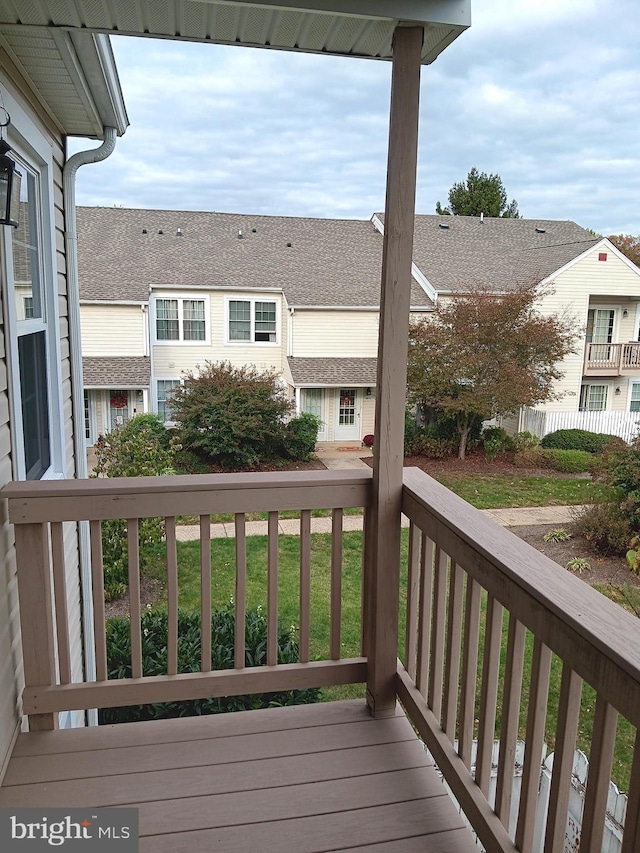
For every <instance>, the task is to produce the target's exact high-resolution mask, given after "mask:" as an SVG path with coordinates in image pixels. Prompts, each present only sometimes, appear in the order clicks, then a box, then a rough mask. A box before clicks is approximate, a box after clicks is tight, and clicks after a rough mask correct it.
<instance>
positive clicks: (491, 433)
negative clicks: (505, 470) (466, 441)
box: [480, 427, 513, 460]
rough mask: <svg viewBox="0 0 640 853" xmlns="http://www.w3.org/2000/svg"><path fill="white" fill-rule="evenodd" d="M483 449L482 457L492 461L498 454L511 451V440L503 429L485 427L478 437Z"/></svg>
mask: <svg viewBox="0 0 640 853" xmlns="http://www.w3.org/2000/svg"><path fill="white" fill-rule="evenodd" d="M480 439H481V440H482V444H483V447H484V455H485V456H486V458H487V459H489V460H493V459H495V458H496V456H497V455H498V454H499V453H504V452H505V451H507V450H512V449H513V439H512V438H511V436H510V435H508V433H507V431H506V429H504V428H503V427H487V428H486V429H484V430H483V431H482V434H481V436H480Z"/></svg>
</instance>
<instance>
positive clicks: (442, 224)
mask: <svg viewBox="0 0 640 853" xmlns="http://www.w3.org/2000/svg"><path fill="white" fill-rule="evenodd" d="M438 228H444V229H445V231H446V230H447V229H448V228H449V223H448V222H438Z"/></svg>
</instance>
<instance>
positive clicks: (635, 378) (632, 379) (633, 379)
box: [627, 376, 640, 413]
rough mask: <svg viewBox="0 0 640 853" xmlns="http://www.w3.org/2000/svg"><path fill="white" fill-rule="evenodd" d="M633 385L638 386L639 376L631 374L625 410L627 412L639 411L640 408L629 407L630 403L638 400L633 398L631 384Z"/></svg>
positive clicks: (639, 385) (639, 384)
mask: <svg viewBox="0 0 640 853" xmlns="http://www.w3.org/2000/svg"><path fill="white" fill-rule="evenodd" d="M634 385H637V386H638V388H640V376H632V377H630V378H629V398H628V400H627V411H628V412H634V413H636V412H638V413H640V409H632V408H631V403H633V402H639V401H635V400H634V399H633V386H634Z"/></svg>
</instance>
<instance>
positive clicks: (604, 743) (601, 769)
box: [580, 696, 638, 853]
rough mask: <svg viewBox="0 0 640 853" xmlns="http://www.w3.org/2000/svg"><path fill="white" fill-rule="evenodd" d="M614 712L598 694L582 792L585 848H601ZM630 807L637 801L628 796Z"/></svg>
mask: <svg viewBox="0 0 640 853" xmlns="http://www.w3.org/2000/svg"><path fill="white" fill-rule="evenodd" d="M617 725H618V713H617V711H616V710H615V708H613V707H612V706H611V705H610V704H609V703H608V702H606V701H605V700H604V699H603V698H602V697H601V696H598V698H597V699H596V713H595V717H594V720H593V734H592V736H591V750H590V752H589V775H588V776H587V790H586V793H585V796H584V810H583V815H582V830H581V838H580V848H581V849H583V850H585V851H588V853H590V851H592V850H598V851H599V850H600V849H601V848H602V836H603V832H604V820H605V815H606V811H607V796H608V794H609V779H610V778H611V767H612V765H613V751H614V748H615V745H616V731H617ZM629 805H631V807H632V808H636V809H637V807H638V803H637V802H635V803H633V801H632V800H629Z"/></svg>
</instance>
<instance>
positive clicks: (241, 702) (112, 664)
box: [99, 603, 320, 724]
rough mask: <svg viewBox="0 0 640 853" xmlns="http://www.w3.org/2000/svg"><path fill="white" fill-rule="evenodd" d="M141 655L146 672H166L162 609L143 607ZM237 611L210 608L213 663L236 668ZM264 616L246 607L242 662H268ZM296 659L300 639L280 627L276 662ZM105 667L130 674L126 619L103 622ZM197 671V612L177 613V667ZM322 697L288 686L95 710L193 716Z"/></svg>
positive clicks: (105, 715) (117, 718)
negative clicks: (205, 697) (277, 689)
mask: <svg viewBox="0 0 640 853" xmlns="http://www.w3.org/2000/svg"><path fill="white" fill-rule="evenodd" d="M141 626H142V660H143V671H144V674H145V676H152V675H166V672H167V638H168V618H167V613H166V611H153V610H149V611H147V612H146V613H145V614H144V615H143V617H142V620H141ZM234 628H235V615H234V611H233V605H232V604H231V603H230V604H229V605H227V607H225V608H224V609H222V610H217V611H214V612H213V614H212V625H211V668H212V669H213V670H221V669H233V668H234V651H233V650H234ZM266 649H267V619H266V616H264V615H263V613H262V609H261V608H258V609H257V610H249V611H247V614H246V621H245V666H263V665H264V664H265V663H266ZM298 660H299V649H298V643H297V640H296V637H295V629H294V628H293V627H289V628H283V627H282V626H279V631H278V663H296V662H297V661H298ZM107 667H108V677H109V678H131V636H130V624H129V619H127V618H120V617H119V618H114V619H109V621H108V622H107ZM199 670H200V614H199V613H185V612H183V611H180V612H179V614H178V672H198V671H199ZM318 701H320V690H319V689H317V688H309V689H308V690H287V691H280V692H277V693H259V694H254V695H246V696H224V697H220V698H217V699H192V700H184V701H182V702H157V703H153V704H149V705H134V706H126V707H123V708H103V709H101V710H100V712H99V721H100V723H101V724H107V723H123V722H134V721H137V720H157V719H166V718H169V717H192V716H197V715H204V714H219V713H226V712H228V711H245V710H251V709H255V708H269V707H273V706H280V705H300V704H305V703H309V702H318Z"/></svg>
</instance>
